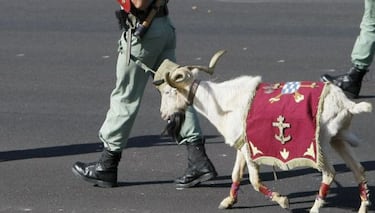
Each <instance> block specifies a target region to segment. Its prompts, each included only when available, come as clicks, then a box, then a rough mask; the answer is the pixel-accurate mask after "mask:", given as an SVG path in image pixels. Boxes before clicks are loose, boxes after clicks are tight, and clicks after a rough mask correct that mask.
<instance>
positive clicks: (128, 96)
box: [72, 5, 217, 187]
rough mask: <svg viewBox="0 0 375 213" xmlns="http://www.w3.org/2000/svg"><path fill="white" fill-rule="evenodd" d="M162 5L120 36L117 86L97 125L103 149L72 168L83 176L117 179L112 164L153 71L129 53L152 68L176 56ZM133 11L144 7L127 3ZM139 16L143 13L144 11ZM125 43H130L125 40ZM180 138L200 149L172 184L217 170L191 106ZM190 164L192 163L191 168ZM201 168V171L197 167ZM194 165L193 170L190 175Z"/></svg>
mask: <svg viewBox="0 0 375 213" xmlns="http://www.w3.org/2000/svg"><path fill="white" fill-rule="evenodd" d="M166 7H167V6H166V5H165V6H163V8H161V9H159V12H158V13H157V15H156V17H155V18H153V20H152V24H151V25H150V26H149V27H148V28H147V32H146V33H145V34H144V35H143V36H142V37H141V38H140V37H137V36H131V41H130V42H128V41H127V40H126V39H129V38H128V37H127V36H125V32H124V33H123V34H122V36H121V38H120V40H119V47H118V51H119V53H118V59H117V66H116V86H115V88H114V89H113V91H112V93H111V97H110V108H109V110H108V112H107V115H106V118H105V121H104V123H103V125H102V127H101V128H100V130H99V138H100V139H101V140H102V142H103V143H104V147H105V149H104V150H103V153H102V156H101V158H100V159H99V160H98V161H97V162H93V163H88V164H87V163H82V162H77V163H75V164H74V165H73V168H72V169H73V172H74V174H76V175H78V176H79V177H82V178H83V179H84V180H87V181H90V182H93V183H95V184H96V185H99V186H103V187H112V186H115V185H117V166H118V161H119V160H120V158H121V151H122V149H123V148H125V147H126V144H127V141H128V138H129V135H130V132H131V129H132V127H133V124H134V121H135V119H136V115H137V113H138V110H139V107H140V104H141V100H142V96H143V93H144V89H145V87H146V84H147V82H148V79H149V78H150V77H152V73H150V72H145V71H144V70H143V69H142V68H141V67H140V66H138V65H137V64H136V63H135V61H134V59H137V60H140V61H141V62H142V63H143V64H144V65H146V66H148V67H150V68H152V69H154V70H156V69H157V68H158V66H159V65H160V64H161V63H162V62H163V61H164V59H169V60H171V61H175V60H176V58H175V48H176V34H175V28H174V26H173V24H172V23H171V20H170V19H169V17H168V9H167V8H166ZM132 11H133V14H134V13H135V15H137V14H138V13H139V14H142V13H143V11H136V10H135V9H134V8H132ZM139 18H140V19H143V18H144V17H139ZM127 30H134V29H131V28H130V29H127ZM127 44H130V46H128V45H127ZM128 48H129V49H128ZM129 53H130V54H131V56H132V57H131V59H130V60H129V58H128V57H127V54H129ZM179 138H180V141H179V142H181V143H185V144H186V145H187V147H188V152H189V150H190V153H191V152H192V151H193V150H198V151H199V150H200V154H199V153H198V155H199V156H198V157H197V155H193V156H190V155H189V154H188V155H189V156H188V158H189V159H188V160H189V163H188V170H187V171H186V174H185V175H183V176H182V177H181V178H182V179H181V178H179V179H177V184H179V186H181V187H190V186H193V185H196V184H198V183H199V182H201V181H204V180H206V179H211V178H213V177H215V176H216V175H217V174H216V171H215V169H214V167H213V165H212V163H211V162H210V160H209V159H208V157H207V155H206V153H205V150H204V138H203V135H202V131H201V128H200V126H199V122H198V118H197V114H196V112H195V111H194V109H193V108H191V107H190V108H189V110H188V111H187V112H186V119H185V122H184V124H183V126H182V128H181V131H180V135H179ZM189 147H192V148H189ZM191 158H193V159H191ZM194 158H196V159H194ZM105 162H107V163H105ZM200 164H202V165H200ZM197 165H198V166H197ZM193 166H194V168H192V167H193ZM200 167H202V169H201V168H200ZM200 170H201V172H199V171H200ZM193 171H194V174H193V175H192V172H193ZM197 171H198V173H197ZM200 173H202V174H200ZM206 173H208V174H210V175H209V176H210V178H205V179H202V178H201V176H202V175H205V174H206ZM187 176H189V178H190V179H189V178H188V177H187Z"/></svg>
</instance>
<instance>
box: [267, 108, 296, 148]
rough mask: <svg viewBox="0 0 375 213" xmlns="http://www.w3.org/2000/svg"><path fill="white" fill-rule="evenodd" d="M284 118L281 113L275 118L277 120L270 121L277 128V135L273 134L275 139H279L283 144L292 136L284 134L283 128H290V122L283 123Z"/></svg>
mask: <svg viewBox="0 0 375 213" xmlns="http://www.w3.org/2000/svg"><path fill="white" fill-rule="evenodd" d="M284 121H285V118H284V117H283V116H281V115H279V117H278V118H277V122H272V126H274V127H277V128H279V135H275V139H276V140H278V141H280V142H281V144H285V143H286V142H288V141H290V140H291V139H292V137H291V136H290V135H288V136H285V135H284V129H286V128H290V123H284Z"/></svg>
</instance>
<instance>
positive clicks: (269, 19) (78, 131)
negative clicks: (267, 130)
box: [0, 0, 375, 213]
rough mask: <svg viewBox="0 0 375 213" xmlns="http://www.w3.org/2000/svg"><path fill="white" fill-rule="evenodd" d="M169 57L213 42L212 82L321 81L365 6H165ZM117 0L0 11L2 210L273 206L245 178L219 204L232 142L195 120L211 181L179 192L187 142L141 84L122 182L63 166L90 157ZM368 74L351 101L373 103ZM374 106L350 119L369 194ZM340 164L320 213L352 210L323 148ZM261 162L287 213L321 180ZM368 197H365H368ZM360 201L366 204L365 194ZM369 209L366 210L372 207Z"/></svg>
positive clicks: (190, 58)
mask: <svg viewBox="0 0 375 213" xmlns="http://www.w3.org/2000/svg"><path fill="white" fill-rule="evenodd" d="M169 4H170V11H171V17H172V18H173V20H174V23H175V26H176V30H177V35H178V49H177V56H178V61H179V63H180V64H193V63H194V64H206V63H207V62H208V60H209V58H210V57H211V55H212V54H213V53H214V52H215V51H216V50H218V49H227V50H228V52H227V54H226V55H225V56H224V57H223V59H222V60H221V61H220V63H219V64H218V66H217V70H216V74H215V76H214V77H212V78H213V79H214V80H216V81H222V80H226V79H230V78H233V77H235V76H239V75H262V76H263V79H264V81H268V82H275V81H288V80H318V79H319V76H320V75H321V74H323V73H327V72H332V73H333V74H337V73H342V72H344V71H346V70H347V69H348V68H349V67H350V52H351V48H352V46H353V44H354V40H355V38H356V35H357V33H358V32H359V22H360V19H361V15H362V8H363V1H356V0H194V1H181V0H174V1H173V0H172V1H170V3H169ZM117 8H118V6H117V4H116V1H102V0H91V1H88V0H80V1H76V0H65V1H56V0H48V1H47V0H32V1H31V0H26V1H25V0H12V1H2V2H1V6H0V136H1V148H0V171H1V172H0V212H41V213H45V212H72V213H73V212H75V213H86V212H88V213H96V212H114V213H116V212H124V213H128V212H140V213H149V212H150V213H151V212H152V213H169V212H179V213H180V212H181V213H185V212H187V213H190V212H194V213H200V212H202V213H203V212H205V213H206V212H257V213H269V212H272V213H274V212H284V210H282V209H281V208H280V207H279V206H277V205H275V204H274V203H271V202H270V201H269V200H267V199H266V198H264V197H263V196H262V195H260V194H259V193H257V192H255V191H254V190H253V189H252V187H251V186H250V185H249V183H248V178H247V177H246V178H245V179H244V181H243V185H242V189H241V191H240V193H239V201H238V203H237V204H236V205H235V207H234V208H233V209H231V210H226V211H224V210H218V209H217V206H218V204H219V203H220V201H221V200H222V199H223V198H224V197H226V196H227V194H228V192H229V188H230V184H231V178H230V175H231V170H232V166H233V163H234V157H235V151H234V150H233V149H232V148H230V147H228V146H226V145H225V144H224V143H223V138H222V137H221V136H220V135H219V134H218V133H217V131H216V130H215V129H214V128H213V127H212V125H210V124H209V123H208V122H207V121H206V120H205V119H204V118H202V119H201V123H202V127H203V130H204V132H205V134H206V135H207V138H208V140H207V146H206V147H207V152H208V155H209V156H210V158H211V160H212V161H213V163H214V164H215V166H216V168H217V170H218V172H219V177H218V178H217V179H215V180H213V181H210V182H207V183H205V184H202V185H201V186H199V187H196V188H191V189H186V190H176V189H175V187H174V184H173V179H174V178H175V177H177V176H179V175H181V174H182V173H183V171H184V169H185V167H186V150H185V147H183V146H177V145H176V144H175V143H174V142H172V141H171V140H170V139H169V138H164V137H160V136H159V134H160V131H161V130H162V129H163V127H164V124H165V123H164V122H163V121H162V120H161V119H160V115H159V109H158V108H159V101H160V100H159V96H158V93H157V92H156V90H155V89H154V88H153V87H152V85H151V84H149V86H148V88H147V89H146V93H145V96H144V100H143V105H142V107H141V110H140V112H139V115H138V119H137V121H136V123H135V126H134V129H133V131H132V135H131V138H130V141H129V146H128V148H127V149H126V150H124V152H123V159H122V161H121V163H120V166H119V181H120V187H117V188H111V189H101V188H96V187H92V186H91V185H90V184H87V183H84V182H82V181H81V180H79V179H77V178H76V177H75V176H74V175H73V174H72V172H71V166H72V164H73V163H74V162H75V161H77V160H81V161H94V160H96V159H97V158H98V156H99V152H100V150H101V143H100V141H99V140H98V138H97V131H98V129H99V127H100V125H101V122H102V121H103V119H104V116H105V113H106V110H107V108H108V104H109V94H110V92H111V89H112V88H113V86H114V80H115V73H114V70H115V62H116V48H117V40H118V38H119V36H120V31H119V30H118V26H117V22H116V20H115V17H114V10H115V9H117ZM373 75H374V74H372V73H370V74H369V75H368V76H367V78H366V81H365V82H364V85H363V91H362V93H361V95H362V97H361V99H360V100H366V101H369V102H371V103H373V104H375V85H374V80H373V77H372V76H373ZM374 120H375V119H374V114H367V115H360V116H357V117H355V118H354V120H353V129H354V131H355V132H357V133H358V134H359V135H361V137H362V138H363V140H364V142H363V143H362V144H361V146H360V147H358V148H356V149H355V150H354V152H355V153H356V155H357V157H358V158H359V160H360V161H361V162H362V163H363V165H364V166H365V168H366V170H367V171H368V172H367V176H368V180H369V185H370V190H372V191H373V192H374V191H375V188H374V186H375V178H374V177H375V157H374V151H375V148H374V147H373V144H374V142H373V138H375V132H374V131H373V129H374V127H373V126H372V125H373V123H374ZM329 158H330V159H331V160H332V161H333V163H334V165H335V168H336V169H337V177H336V181H335V183H334V184H333V185H332V189H331V191H330V195H329V197H328V199H327V204H326V207H325V208H323V209H322V211H321V212H332V213H339V212H353V211H354V210H355V209H356V208H358V205H359V197H358V190H357V185H356V183H355V182H354V179H353V176H352V174H350V172H349V171H348V169H347V168H346V166H345V165H344V164H343V162H342V161H341V160H339V159H338V158H337V155H336V154H334V153H329ZM277 175H278V180H276V181H274V178H273V173H272V169H271V168H269V167H266V166H264V167H262V173H261V177H262V179H263V180H264V181H265V183H266V184H268V185H269V186H270V187H271V188H272V189H277V190H278V191H280V192H281V193H283V194H285V195H288V197H289V198H290V203H291V206H290V207H291V208H290V212H307V210H308V209H309V208H310V206H311V205H312V204H313V201H314V197H315V194H316V192H317V190H318V187H319V185H320V174H319V173H318V172H316V171H315V170H312V169H306V168H301V169H296V170H293V171H288V172H284V171H279V170H277ZM373 197H374V196H373ZM373 197H371V199H372V202H373V203H375V202H374V198H373ZM370 212H374V207H372V208H371V210H370Z"/></svg>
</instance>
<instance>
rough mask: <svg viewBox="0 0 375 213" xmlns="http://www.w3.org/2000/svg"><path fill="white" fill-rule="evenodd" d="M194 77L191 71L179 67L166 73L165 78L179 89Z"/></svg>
mask: <svg viewBox="0 0 375 213" xmlns="http://www.w3.org/2000/svg"><path fill="white" fill-rule="evenodd" d="M192 77H193V76H192V74H191V72H190V71H186V70H179V69H177V70H176V71H174V72H172V73H169V72H168V73H166V74H165V80H166V81H167V84H169V85H170V86H171V87H174V88H177V89H179V88H181V89H182V88H183V87H184V86H185V85H186V84H187V83H188V82H189V80H191V78H192Z"/></svg>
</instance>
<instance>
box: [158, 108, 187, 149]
mask: <svg viewBox="0 0 375 213" xmlns="http://www.w3.org/2000/svg"><path fill="white" fill-rule="evenodd" d="M184 121H185V112H176V113H173V114H172V115H171V116H170V117H169V118H168V123H167V126H166V127H165V128H164V130H163V132H162V134H165V133H167V134H168V135H169V136H171V137H172V138H173V140H175V141H176V143H179V141H180V139H181V138H180V131H181V128H182V125H183V123H184Z"/></svg>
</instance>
